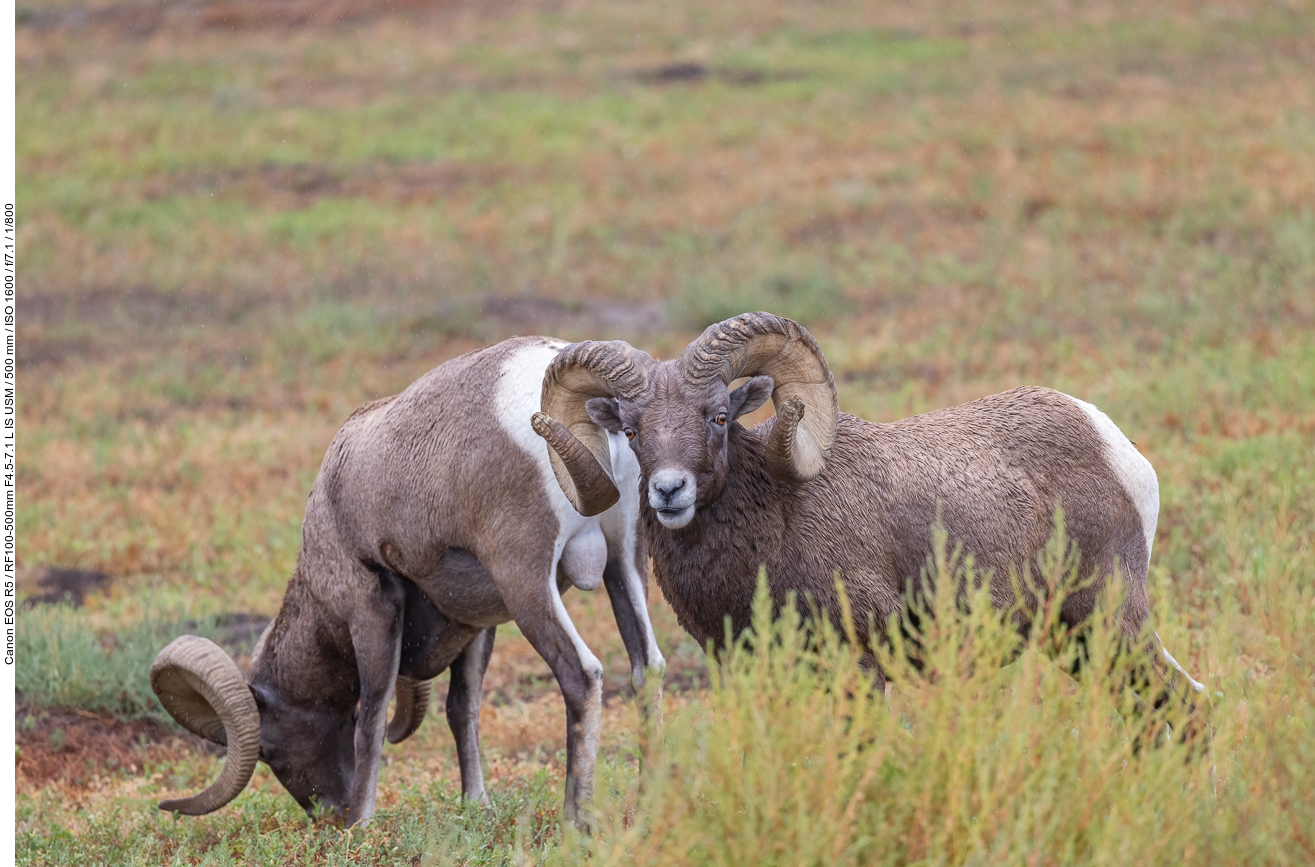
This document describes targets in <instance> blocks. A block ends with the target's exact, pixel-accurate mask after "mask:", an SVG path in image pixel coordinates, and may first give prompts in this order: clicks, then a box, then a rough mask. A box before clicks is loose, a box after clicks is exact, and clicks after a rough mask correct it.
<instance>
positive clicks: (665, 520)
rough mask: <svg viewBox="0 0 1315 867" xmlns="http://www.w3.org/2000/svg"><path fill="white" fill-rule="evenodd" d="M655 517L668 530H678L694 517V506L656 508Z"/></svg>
mask: <svg viewBox="0 0 1315 867" xmlns="http://www.w3.org/2000/svg"><path fill="white" fill-rule="evenodd" d="M654 511H656V512H657V518H658V520H659V521H661V522H662V526H664V527H666V528H667V529H668V530H679V529H680V528H681V527H683V526H685V525H686V524H688V523H689V522H690V521H691V520H692V519H693V518H694V506H693V505H689V506H686V507H685V508H683V509H656V510H654Z"/></svg>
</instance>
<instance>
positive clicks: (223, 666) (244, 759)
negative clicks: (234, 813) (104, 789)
mask: <svg viewBox="0 0 1315 867" xmlns="http://www.w3.org/2000/svg"><path fill="white" fill-rule="evenodd" d="M151 689H152V690H154V691H155V694H156V696H158V697H159V699H160V704H162V705H164V709H165V710H167V711H169V715H170V716H172V717H173V718H174V719H176V720H177V721H178V722H179V723H181V724H182V725H183V727H185V728H186V729H187V730H188V731H191V732H193V733H194V734H197V735H200V736H201V737H203V738H205V739H206V740H208V741H212V742H214V743H217V744H222V745H224V746H227V747H228V758H227V759H225V761H224V769H223V770H222V771H221V772H220V773H219V779H217V780H215V781H214V782H213V783H211V784H210V786H209V787H208V788H206V789H204V790H202V791H201V792H200V793H198V794H196V795H192V796H191V797H190V798H175V799H172V800H168V801H161V802H160V809H161V810H169V811H171V812H175V813H184V814H186V815H188V816H201V815H204V814H206V813H213V812H214V811H215V810H218V809H219V808H220V807H222V806H224V805H225V804H227V803H228V802H229V801H231V800H233V799H234V798H236V797H237V796H238V795H239V794H240V793H241V792H242V790H243V789H244V788H246V785H247V783H248V782H250V781H251V774H252V773H253V772H254V771H255V769H256V760H257V759H259V758H260V711H259V710H258V709H257V707H256V699H255V698H254V697H253V696H252V695H251V690H250V689H249V688H248V687H247V682H246V678H244V677H243V676H242V672H241V671H240V670H239V669H238V667H237V663H235V662H234V661H233V660H232V659H231V658H230V657H229V655H228V654H227V653H225V652H224V651H223V650H222V649H220V647H219V645H217V644H215V643H214V642H213V641H210V640H209V639H206V638H201V637H200V636H196V635H183V636H181V637H179V638H176V639H174V640H173V642H172V643H171V644H170V645H169V646H168V647H166V648H165V649H164V650H161V651H160V653H159V655H158V656H156V657H155V662H153V663H152V664H151Z"/></svg>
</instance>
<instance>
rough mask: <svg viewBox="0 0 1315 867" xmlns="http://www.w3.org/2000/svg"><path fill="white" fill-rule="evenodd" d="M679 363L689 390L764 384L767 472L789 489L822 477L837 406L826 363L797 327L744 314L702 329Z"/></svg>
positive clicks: (760, 315)
mask: <svg viewBox="0 0 1315 867" xmlns="http://www.w3.org/2000/svg"><path fill="white" fill-rule="evenodd" d="M679 363H680V365H681V367H682V369H683V371H684V373H685V377H686V378H687V379H688V380H689V381H690V382H691V383H693V384H694V385H703V384H706V383H708V382H711V381H713V380H714V379H720V380H721V381H722V382H724V383H726V384H727V385H730V384H731V382H732V381H734V380H736V379H738V378H740V377H742V376H770V377H771V378H772V380H773V381H774V382H775V387H774V388H773V389H772V403H773V404H775V406H776V413H777V418H776V422H775V425H776V426H775V427H774V428H773V429H772V433H771V435H770V436H769V438H768V441H767V468H768V470H769V471H770V472H771V473H772V474H773V475H774V476H776V477H777V478H778V479H781V480H782V481H786V482H792V483H797V482H807V481H810V480H812V479H815V478H817V476H818V475H819V474H820V473H821V472H822V468H823V467H824V466H825V465H826V455H827V451H828V450H829V449H830V448H831V443H832V442H834V441H835V437H836V424H837V422H838V417H839V413H840V404H839V401H838V400H837V398H836V381H835V377H833V376H832V375H831V368H830V367H829V366H828V365H827V363H826V356H824V355H823V354H822V350H821V348H820V347H819V346H818V345H817V341H816V340H814V339H813V335H811V334H809V333H808V331H807V329H805V328H804V327H803V326H802V325H800V324H799V323H797V322H794V321H792V320H789V319H784V318H782V317H780V316H774V315H772V314H771V313H745V314H742V315H740V316H736V317H735V318H733V319H727V320H726V321H725V322H718V323H717V324H716V325H710V326H708V328H707V330H705V331H704V332H703V334H702V335H701V336H700V337H699V338H698V339H697V340H695V341H694V342H693V343H691V344H690V345H689V346H687V347H685V351H684V352H682V353H681V354H680V359H679ZM796 404H799V405H797V406H796Z"/></svg>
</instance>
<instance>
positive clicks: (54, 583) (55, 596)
mask: <svg viewBox="0 0 1315 867" xmlns="http://www.w3.org/2000/svg"><path fill="white" fill-rule="evenodd" d="M34 579H35V582H36V585H37V586H38V587H40V588H41V592H39V593H33V594H32V595H30V596H28V597H27V600H26V602H25V604H26V605H28V606H29V607H30V606H33V605H54V604H56V603H58V602H64V603H67V604H69V605H73V606H74V607H78V608H80V607H82V605H83V604H84V603H85V602H86V601H87V594H89V593H95V592H98V591H101V590H104V589H105V588H106V587H108V586H109V583H110V576H109V575H106V574H105V573H104V572H97V571H95V570H87V569H62V568H60V567H58V566H47V567H45V568H43V569H39V570H37V572H36V575H35V576H34Z"/></svg>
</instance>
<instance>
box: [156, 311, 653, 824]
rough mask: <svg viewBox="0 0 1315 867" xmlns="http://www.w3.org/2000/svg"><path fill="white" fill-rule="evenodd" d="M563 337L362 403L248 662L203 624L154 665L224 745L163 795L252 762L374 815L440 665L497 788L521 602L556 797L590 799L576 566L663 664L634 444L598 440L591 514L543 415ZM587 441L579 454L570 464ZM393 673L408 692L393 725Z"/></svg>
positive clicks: (462, 756)
mask: <svg viewBox="0 0 1315 867" xmlns="http://www.w3.org/2000/svg"><path fill="white" fill-rule="evenodd" d="M565 345H566V344H564V343H562V342H560V341H555V340H550V339H548V338H540V337H527V338H517V339H513V340H508V341H506V342H504V343H501V344H498V345H496V346H492V347H489V348H487V349H483V350H479V351H476V352H471V353H468V354H466V355H463V356H461V357H459V358H455V359H453V360H451V361H448V362H447V363H445V364H442V365H440V366H439V367H437V368H435V369H434V370H432V371H430V372H429V373H428V374H426V375H425V376H424V377H422V378H421V379H419V380H418V381H416V382H415V383H414V384H412V385H411V386H410V387H409V388H407V389H406V390H405V391H403V392H402V393H401V394H399V395H396V396H394V397H389V398H384V399H382V400H376V401H374V402H372V403H367V404H365V405H364V406H362V407H360V408H359V409H357V410H356V412H354V413H352V415H351V417H350V418H348V419H347V422H346V423H345V424H344V425H343V426H342V429H341V430H340V431H338V434H337V435H336V436H335V437H334V439H333V443H332V444H331V445H330V446H329V450H328V453H327V454H326V455H325V456H324V463H323V465H322V466H321V467H320V473H319V476H318V477H317V478H316V480H315V485H314V487H313V488H312V490H311V494H310V500H309V502H308V503H307V504H306V516H305V520H304V522H303V523H302V540H301V553H300V556H299V557H298V559H297V566H296V570H295V571H294V572H293V575H292V579H291V581H290V582H289V583H288V589H287V592H286V594H285V595H284V598H283V605H282V608H281V609H280V610H279V613H278V616H277V617H276V618H275V620H274V622H273V623H272V624H271V626H270V627H269V629H268V630H266V632H265V634H264V635H263V636H262V637H261V640H260V642H259V643H258V644H257V646H256V649H255V650H254V652H253V654H252V659H251V665H250V667H249V669H248V671H247V674H246V676H245V677H243V675H242V673H241V671H239V670H238V668H237V665H236V664H235V663H234V662H233V660H232V659H231V658H229V656H228V655H227V654H226V653H224V652H223V651H222V650H220V648H219V647H218V646H216V645H215V644H213V643H212V642H210V641H208V640H206V639H204V638H198V637H197V636H190V635H189V636H183V637H182V638H179V639H177V640H176V641H174V642H173V643H172V644H170V645H169V646H168V647H166V648H165V649H164V650H163V651H161V652H160V655H159V656H158V657H157V658H156V660H155V663H154V665H152V667H151V686H152V687H153V688H154V690H155V692H156V694H157V695H158V696H159V697H160V701H161V703H162V704H163V705H164V706H165V708H166V709H168V711H169V712H170V713H171V714H172V715H173V716H174V718H175V719H177V720H178V721H179V722H180V723H182V724H183V725H184V726H186V727H187V728H188V729H190V730H191V731H193V732H195V733H196V734H198V735H201V736H202V737H205V738H207V739H209V740H211V741H214V742H216V743H220V744H226V745H227V746H228V759H227V761H226V763H225V766H224V769H223V771H222V772H221V774H220V776H219V778H218V779H217V780H216V781H215V782H214V783H213V784H212V785H211V786H210V787H209V788H207V789H205V790H204V791H202V792H200V793H199V794H196V795H193V796H191V797H188V798H182V799H177V800H170V801H164V802H163V803H161V804H160V807H161V808H162V809H165V810H173V811H176V812H179V813H187V814H190V815H200V814H203V813H209V812H211V811H213V810H217V809H219V808H220V807H222V806H223V805H225V804H227V803H228V802H229V801H231V800H232V799H233V798H235V797H237V795H238V793H240V792H241V791H242V789H243V788H244V787H245V786H246V784H247V782H248V781H249V780H250V779H251V774H252V772H253V771H254V769H255V765H256V761H257V760H258V759H259V760H263V761H265V762H266V763H268V764H269V766H270V768H271V769H272V770H273V772H274V774H275V776H276V777H278V779H279V781H280V782H281V783H283V785H284V786H285V787H286V788H287V789H288V791H289V792H290V793H291V794H292V796H293V797H294V798H296V800H297V802H298V803H299V804H301V805H302V806H303V807H304V808H306V809H307V810H310V809H312V808H313V807H314V805H315V803H316V802H318V803H319V804H320V805H321V806H323V807H327V808H329V809H331V810H333V811H334V812H335V813H336V814H338V815H339V816H342V817H343V818H346V819H348V820H349V821H350V822H351V823H352V824H359V823H360V822H363V821H365V820H366V819H368V818H369V817H370V815H371V814H372V813H373V812H374V796H375V784H376V781H377V777H378V770H379V758H380V752H381V749H382V747H383V741H384V737H385V729H386V732H387V737H388V739H389V740H390V741H391V742H394V743H396V742H397V741H399V740H402V739H403V738H405V737H407V736H408V735H410V734H411V733H412V732H413V731H415V728H416V726H418V725H419V724H420V721H421V719H423V717H424V713H425V708H426V705H427V704H428V689H429V684H428V683H427V681H428V680H429V679H430V678H433V677H435V676H437V675H438V674H439V673H440V672H442V671H443V670H444V669H447V668H451V681H450V684H449V687H448V695H447V718H448V723H449V724H450V725H451V727H452V733H453V735H454V737H455V739H456V743H457V752H458V758H459V762H460V767H461V789H462V792H463V793H464V794H465V796H466V797H467V798H471V799H475V800H482V801H485V802H487V797H486V795H485V794H484V780H483V775H482V773H481V770H480V756H479V704H480V685H481V683H482V681H483V678H484V672H485V670H486V668H487V666H488V662H489V654H490V653H491V651H492V649H493V637H494V633H495V630H496V627H497V625H498V624H499V623H505V622H507V621H509V620H514V621H515V622H516V625H517V626H519V627H520V630H521V632H522V633H524V635H525V637H526V638H528V639H529V641H530V643H531V644H532V645H534V648H535V650H537V651H538V652H539V653H540V654H541V655H542V656H543V658H544V659H545V660H546V661H547V662H548V665H549V666H550V667H551V668H552V671H553V674H554V675H556V677H557V682H558V683H559V684H560V686H561V690H562V694H563V696H564V697H565V699H566V721H567V740H566V750H567V778H566V802H565V815H566V816H567V817H568V818H571V819H575V818H576V817H577V804H578V803H580V802H584V801H587V800H588V799H589V797H590V793H591V792H592V787H593V772H594V762H595V755H596V753H597V749H598V734H599V723H600V717H601V709H602V676H603V668H602V665H601V664H600V663H599V661H598V658H597V657H596V656H594V654H593V653H592V652H590V650H589V648H588V647H587V646H586V645H585V643H584V641H583V640H582V639H581V638H580V634H579V632H577V631H576V628H575V626H574V625H573V624H572V623H571V620H570V618H569V617H568V616H567V613H566V608H565V607H564V606H563V605H562V599H561V593H562V592H563V591H564V590H565V589H566V588H567V585H568V583H569V584H573V585H575V586H576V587H579V588H581V589H585V590H592V589H594V588H596V587H597V586H598V584H599V583H600V582H601V583H603V584H604V585H605V586H606V587H607V592H608V596H609V597H610V598H611V602H612V609H613V612H614V613H615V615H616V622H617V626H618V627H619V629H620V631H621V636H622V638H623V639H624V641H625V645H626V650H627V652H628V654H629V657H630V664H631V674H632V679H633V680H634V682H635V683H636V685H642V684H643V682H644V678H645V673H646V672H648V673H660V672H661V670H662V668H663V666H664V662H663V659H662V654H661V652H660V651H659V650H658V648H657V644H656V643H655V641H654V639H653V630H652V627H651V625H650V624H649V619H648V609H647V604H646V603H647V593H648V589H647V583H646V582H647V569H648V564H647V557H646V555H645V553H644V548H643V541H642V537H641V536H640V533H639V529H638V526H637V523H636V515H637V512H638V510H639V497H638V490H639V466H638V463H637V462H636V461H635V458H634V456H633V455H632V454H631V453H630V450H629V449H627V448H626V447H625V440H624V439H622V438H621V437H620V435H617V436H616V437H614V438H613V439H614V440H615V442H614V444H613V446H612V447H611V448H610V449H609V447H608V445H607V444H606V441H605V439H600V440H598V441H597V442H595V443H594V445H595V447H596V448H598V449H600V451H598V452H596V454H599V455H602V456H604V459H605V460H607V462H608V464H607V465H608V478H609V482H608V483H609V484H611V479H612V478H615V479H617V480H620V481H621V488H620V490H621V491H622V492H624V495H622V494H620V493H618V491H617V489H616V488H615V487H613V488H612V489H611V491H610V493H606V494H600V493H598V492H593V491H591V492H590V502H591V508H590V509H589V510H588V511H587V513H586V515H581V514H578V513H577V512H576V510H575V509H573V508H571V504H570V503H569V502H567V500H566V498H565V497H563V496H562V492H561V491H560V490H559V488H558V485H557V483H555V482H554V481H553V473H552V470H551V469H550V468H549V460H548V452H547V449H545V448H544V445H543V443H542V441H540V440H539V439H538V438H537V437H536V436H535V435H534V433H533V432H532V431H531V427H530V417H531V415H532V414H533V413H534V411H535V410H536V409H537V407H538V403H539V390H540V387H541V384H542V382H543V376H544V369H545V368H546V367H547V366H548V364H549V362H551V361H552V360H553V358H554V357H556V355H557V354H558V353H559V352H560V351H561V350H562V348H563V347H564V346H565ZM585 456H586V455H582V454H580V453H575V454H574V455H570V453H569V451H568V458H567V460H568V461H576V462H578V460H579V459H580V458H582V457H585ZM587 457H588V459H589V460H590V461H593V460H594V457H593V454H588V455H587ZM618 500H619V502H618ZM659 676H660V674H659ZM395 683H396V694H397V710H396V713H395V714H394V718H393V720H392V722H389V723H386V722H385V720H386V714H387V708H388V704H389V701H390V699H391V698H392V696H393V693H394V684H395Z"/></svg>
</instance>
